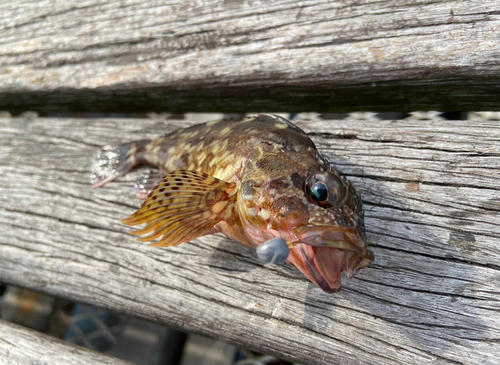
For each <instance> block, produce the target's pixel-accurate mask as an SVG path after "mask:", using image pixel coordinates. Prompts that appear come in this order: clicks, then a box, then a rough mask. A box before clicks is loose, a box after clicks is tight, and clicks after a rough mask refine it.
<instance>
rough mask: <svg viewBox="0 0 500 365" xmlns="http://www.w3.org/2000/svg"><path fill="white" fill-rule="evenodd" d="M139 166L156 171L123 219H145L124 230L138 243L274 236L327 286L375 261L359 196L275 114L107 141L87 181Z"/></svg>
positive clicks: (249, 240) (250, 240) (333, 287)
mask: <svg viewBox="0 0 500 365" xmlns="http://www.w3.org/2000/svg"><path fill="white" fill-rule="evenodd" d="M140 165H153V166H155V167H157V168H158V169H159V170H158V171H157V172H156V173H154V174H152V175H150V176H149V177H146V178H144V179H143V183H142V184H139V185H140V186H139V190H140V189H141V188H142V189H143V190H142V191H141V192H140V193H139V196H141V197H142V198H145V199H146V200H145V202H144V203H143V205H142V207H141V208H140V209H139V210H138V211H137V212H135V213H134V214H133V215H132V216H131V217H129V218H126V219H124V220H123V221H124V223H125V224H128V225H138V224H141V223H146V226H145V227H144V228H143V229H140V230H138V231H135V232H132V233H133V234H137V235H143V234H150V235H149V236H146V237H143V238H140V239H139V240H140V241H145V242H151V241H154V240H158V241H155V242H153V243H152V245H155V246H174V245H178V244H180V243H182V242H187V241H190V240H192V239H194V238H197V237H201V236H203V235H206V234H212V233H217V232H221V233H223V234H224V235H226V236H227V237H229V238H231V239H233V240H234V241H237V242H239V243H241V244H244V245H246V246H249V247H252V248H254V249H255V248H257V247H258V246H259V245H261V244H263V243H264V242H266V241H269V240H270V239H273V238H282V239H284V240H285V241H286V243H287V245H288V246H289V247H290V254H289V256H288V259H287V262H288V263H290V264H292V265H294V266H296V267H297V268H298V269H299V270H300V271H302V272H303V273H304V274H305V275H306V276H307V277H308V278H309V279H310V280H311V281H312V282H313V283H315V284H316V285H317V286H319V287H320V288H322V289H323V290H324V291H326V292H335V291H338V290H339V289H340V287H341V279H340V274H341V272H344V273H345V274H346V275H347V276H348V277H352V276H353V275H354V274H355V273H356V272H357V271H359V270H360V269H361V268H363V267H365V266H367V265H368V264H369V263H371V262H372V261H373V254H372V252H371V251H370V250H369V249H368V245H367V240H366V236H365V230H364V220H363V207H362V203H361V198H360V195H359V194H358V193H357V192H356V191H355V189H354V187H353V186H352V184H351V182H350V181H349V180H347V179H346V178H344V177H341V176H340V175H339V174H338V172H337V171H335V169H334V168H333V167H332V166H331V165H330V164H329V163H328V161H327V160H326V159H325V158H324V157H322V156H321V155H320V153H319V152H318V151H317V149H316V147H315V146H314V143H313V142H312V141H311V140H310V138H309V137H308V136H307V134H306V133H305V132H304V131H302V130H301V129H300V128H298V127H297V126H295V125H294V124H293V123H291V122H290V121H288V120H286V119H284V118H282V117H279V116H267V115H259V116H257V117H250V118H244V119H241V120H238V121H234V120H219V121H213V122H209V123H205V124H200V125H196V126H193V127H190V128H186V129H182V130H179V131H176V132H173V133H171V134H169V135H167V136H164V137H161V138H157V139H153V140H142V141H136V142H130V143H126V144H123V145H120V146H116V147H105V148H104V149H103V150H102V151H101V152H100V153H99V155H98V156H97V158H96V159H95V160H94V162H93V165H92V177H91V180H92V183H93V187H100V186H102V185H104V184H106V183H108V182H110V181H112V180H114V179H115V178H117V177H119V176H121V175H124V174H126V173H127V172H129V171H131V170H132V169H134V168H136V167H138V166H140ZM154 176H156V178H161V179H160V180H159V182H158V184H156V181H155V180H154ZM150 177H152V178H150ZM150 190H151V192H149V191H150Z"/></svg>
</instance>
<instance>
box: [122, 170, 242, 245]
mask: <svg viewBox="0 0 500 365" xmlns="http://www.w3.org/2000/svg"><path fill="white" fill-rule="evenodd" d="M235 200H236V183H227V182H225V181H222V180H219V179H217V178H215V177H213V176H209V175H207V174H205V173H202V172H198V171H186V170H178V171H173V172H171V173H169V174H167V175H165V176H164V177H163V179H162V180H161V181H160V183H159V184H158V185H157V186H156V188H155V189H154V190H153V191H152V192H151V193H150V194H149V196H148V198H147V200H146V201H145V202H144V203H143V204H142V206H141V208H140V209H139V210H138V211H137V212H135V213H134V214H132V215H131V216H130V217H129V218H125V219H123V223H125V224H126V225H128V226H136V225H138V224H141V223H146V226H145V227H144V228H143V229H140V230H138V231H134V232H132V234H134V235H143V234H146V233H150V232H152V234H151V235H149V236H147V237H143V238H139V241H141V242H150V241H153V240H155V239H157V238H160V240H159V241H157V242H154V243H152V244H151V245H152V246H177V245H179V244H181V243H183V242H188V241H191V240H192V239H195V238H197V237H200V236H203V235H204V234H205V233H206V232H208V231H209V230H210V229H211V228H213V227H214V226H215V225H216V224H217V223H219V222H220V221H222V220H223V214H222V213H223V212H224V211H225V210H226V209H228V208H229V207H230V205H232V204H233V203H234V201H235Z"/></svg>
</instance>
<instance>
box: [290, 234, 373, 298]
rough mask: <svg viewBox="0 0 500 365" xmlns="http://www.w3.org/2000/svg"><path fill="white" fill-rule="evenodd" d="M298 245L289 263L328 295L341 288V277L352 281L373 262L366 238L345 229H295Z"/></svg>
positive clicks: (292, 251)
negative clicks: (343, 276)
mask: <svg viewBox="0 0 500 365" xmlns="http://www.w3.org/2000/svg"><path fill="white" fill-rule="evenodd" d="M294 234H295V235H296V236H297V238H298V242H296V243H295V245H294V247H293V248H292V249H291V250H290V256H289V261H290V262H291V263H292V264H294V265H295V266H296V267H297V268H298V269H299V270H300V271H302V272H303V273H304V274H305V275H306V276H307V277H308V278H309V279H310V280H311V281H312V282H313V283H315V284H316V285H317V286H318V287H320V288H321V289H323V290H324V291H325V292H327V293H335V292H337V291H339V290H340V287H341V273H342V272H343V273H344V274H345V275H346V276H347V277H348V278H352V277H353V276H354V275H355V274H356V273H357V272H358V271H359V270H360V269H362V268H363V267H366V266H368V265H369V264H370V263H371V262H373V259H374V256H373V253H372V252H371V251H370V250H369V249H368V244H367V240H366V237H365V236H364V234H359V233H358V232H356V231H354V230H352V229H349V228H344V227H331V226H306V227H299V228H296V229H294Z"/></svg>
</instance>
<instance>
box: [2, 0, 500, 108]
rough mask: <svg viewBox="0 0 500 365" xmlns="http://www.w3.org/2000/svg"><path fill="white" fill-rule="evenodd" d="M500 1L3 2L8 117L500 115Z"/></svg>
mask: <svg viewBox="0 0 500 365" xmlns="http://www.w3.org/2000/svg"><path fill="white" fill-rule="evenodd" d="M497 10H498V2H497V1H494V0H471V1H467V2H464V1H459V0H454V1H427V0H421V1H413V0H383V1H357V0H356V1H355V0H349V1H326V0H313V1H300V2H297V1H290V0H279V1H273V2H260V1H253V0H244V1H238V2H232V1H227V2H220V1H216V0H207V1H200V2H187V3H186V2H185V1H180V0H168V1H161V2H158V1H153V0H149V1H144V0H128V1H122V0H67V1H64V2H54V1H52V0H23V1H19V0H2V1H1V2H0V11H1V13H2V15H3V16H2V19H0V110H2V109H3V110H9V111H12V112H22V111H25V110H36V111H40V112H50V111H57V112H60V111H64V110H97V111H104V110H108V111H118V112H123V111H138V110H145V111H152V110H160V111H163V110H170V111H210V110H213V111H217V112H221V111H248V110H252V109H253V110H271V111H278V110H283V111H288V112H289V111H300V110H305V111H311V110H315V111H328V110H332V111H342V110H345V111H353V110H377V111H380V110H392V111H394V110H400V111H402V110H498V108H499V104H498V96H499V87H500V86H499V85H500V82H499V81H500V65H499V63H498V62H497V61H498V59H499V58H500V48H499V47H498V35H497V33H498V31H499V29H500V15H499V13H498V11H497Z"/></svg>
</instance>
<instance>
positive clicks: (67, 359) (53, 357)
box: [0, 320, 131, 365]
mask: <svg viewBox="0 0 500 365" xmlns="http://www.w3.org/2000/svg"><path fill="white" fill-rule="evenodd" d="M0 364H5V365H22V364H26V365H33V364H37V365H61V364H68V365H89V364H95V365H100V364H103V365H127V364H129V365H131V363H129V362H127V361H123V360H119V359H116V358H113V357H111V356H106V355H103V354H100V353H98V352H95V351H92V350H89V349H86V348H83V347H80V346H76V345H73V344H71V343H68V342H64V341H61V340H59V339H57V338H54V337H52V336H48V335H46V334H43V333H40V332H37V331H33V330H30V329H27V328H25V327H22V326H19V325H16V324H13V323H10V322H6V321H4V320H0Z"/></svg>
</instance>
